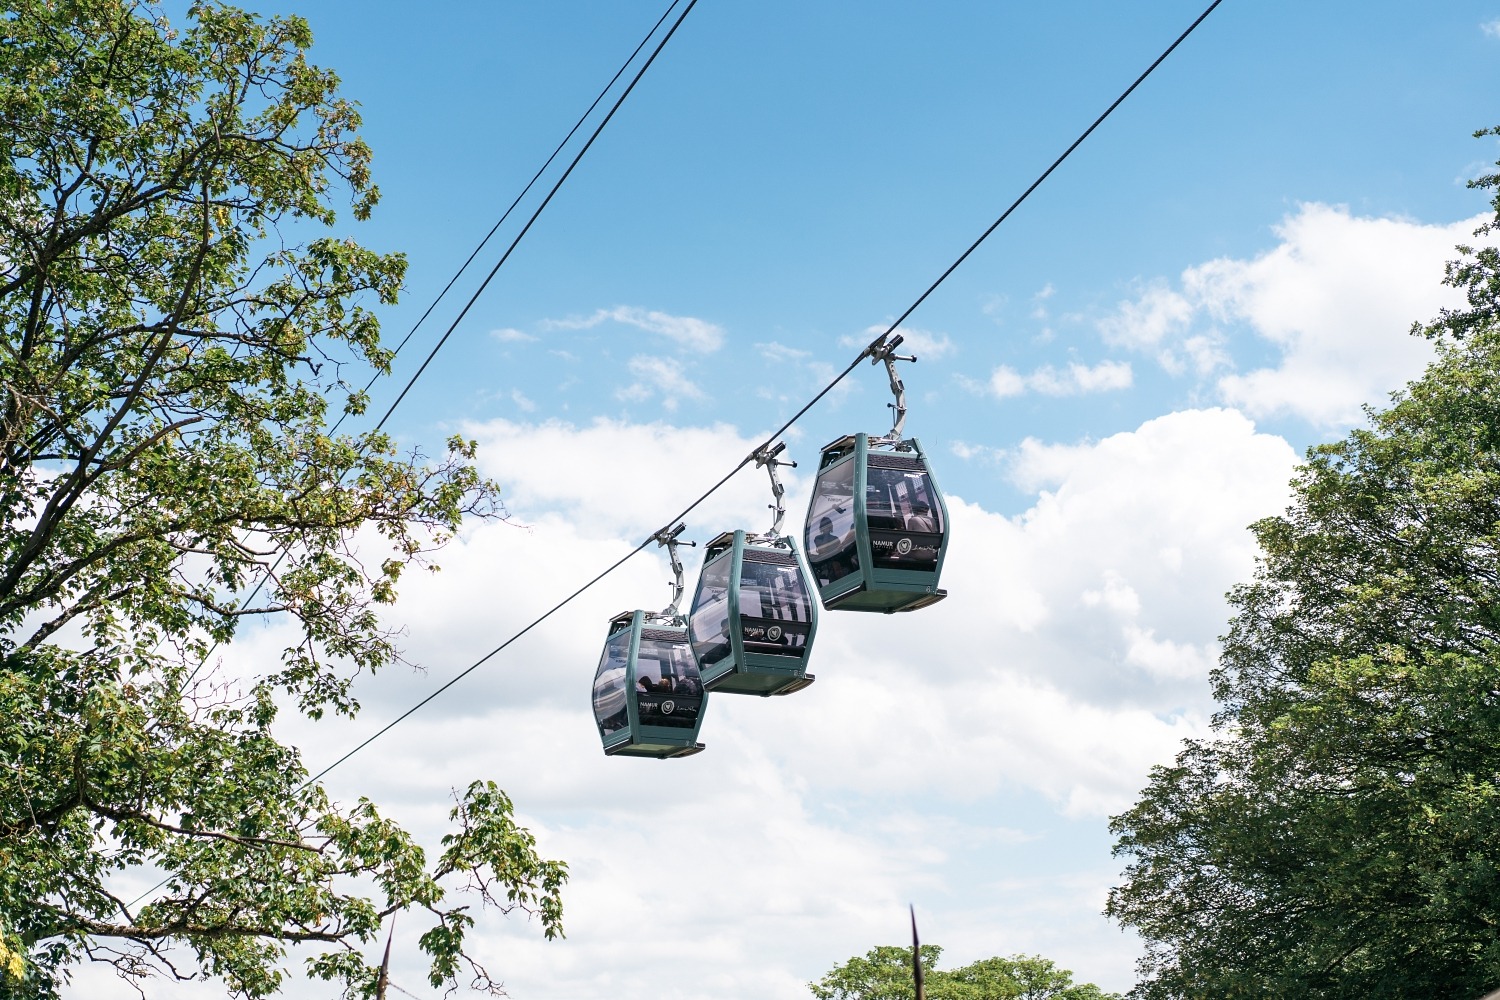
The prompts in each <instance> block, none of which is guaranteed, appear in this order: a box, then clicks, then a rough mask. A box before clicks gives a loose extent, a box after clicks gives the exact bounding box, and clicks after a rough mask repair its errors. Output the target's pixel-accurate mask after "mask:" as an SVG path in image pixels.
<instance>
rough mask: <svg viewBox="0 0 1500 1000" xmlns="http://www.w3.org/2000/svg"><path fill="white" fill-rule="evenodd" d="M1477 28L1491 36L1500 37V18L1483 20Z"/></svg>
mask: <svg viewBox="0 0 1500 1000" xmlns="http://www.w3.org/2000/svg"><path fill="white" fill-rule="evenodd" d="M1479 30H1480V31H1482V32H1484V33H1485V34H1486V35H1489V36H1490V37H1491V38H1500V20H1495V21H1485V22H1484V23H1483V24H1481V25H1480V26H1479Z"/></svg>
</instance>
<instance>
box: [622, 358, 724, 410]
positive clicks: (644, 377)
mask: <svg viewBox="0 0 1500 1000" xmlns="http://www.w3.org/2000/svg"><path fill="white" fill-rule="evenodd" d="M627 367H628V368H629V369H630V374H631V375H633V376H635V379H636V380H635V381H634V382H632V383H631V384H630V385H627V386H623V387H621V388H620V389H618V390H616V391H615V397H616V398H618V399H626V400H632V401H635V402H639V401H641V400H645V399H650V398H651V397H652V396H660V397H661V405H662V406H663V407H664V408H665V409H666V410H668V411H672V410H676V409H677V406H678V404H679V403H680V402H681V401H682V400H684V399H702V398H703V390H702V389H700V388H698V386H697V384H696V383H694V382H693V381H692V380H691V379H689V378H688V377H687V375H686V374H684V372H683V366H682V363H681V362H679V361H677V360H676V359H675V358H660V357H651V356H649V355H645V354H638V355H636V356H635V357H633V358H631V359H630V363H629V364H628V365H627Z"/></svg>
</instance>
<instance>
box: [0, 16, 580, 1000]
mask: <svg viewBox="0 0 1500 1000" xmlns="http://www.w3.org/2000/svg"><path fill="white" fill-rule="evenodd" d="M310 43H311V36H310V33H309V30H308V26H307V24H306V23H305V22H304V21H303V20H302V19H300V18H296V17H288V18H272V19H266V20H263V19H261V18H259V17H258V16H255V15H251V14H246V13H244V12H242V11H239V10H236V9H234V8H232V7H228V6H222V5H219V4H217V3H195V4H194V5H193V6H192V7H191V9H190V11H189V12H188V17H187V22H186V27H185V28H184V29H183V30H182V31H181V32H180V33H178V32H177V31H174V29H172V28H171V27H170V26H169V25H168V24H167V22H166V20H165V19H164V18H163V17H162V16H161V14H160V12H159V9H158V8H157V7H155V6H154V5H153V4H151V3H149V2H146V0H11V2H10V3H8V4H7V5H6V12H5V13H4V14H3V15H0V143H3V146H4V154H5V155H4V156H3V157H0V993H3V994H5V995H15V996H26V997H47V996H53V995H55V992H56V990H57V989H58V987H59V985H60V983H61V982H63V981H64V980H65V979H66V978H67V975H68V970H69V969H70V968H71V967H73V966H74V965H75V964H76V963H78V962H80V961H83V960H86V959H93V960H97V961H106V962H110V963H113V965H114V966H115V967H116V968H117V969H118V970H119V972H120V973H121V974H122V975H124V976H127V977H131V978H139V977H142V976H146V975H150V974H162V973H164V974H169V975H178V976H194V975H203V976H212V977H217V978H219V979H220V980H222V981H223V983H224V984H225V985H226V987H227V989H228V991H229V992H230V993H231V994H232V995H234V996H243V997H259V996H264V995H267V994H270V993H273V992H275V991H276V990H277V989H278V988H279V986H280V985H281V983H282V980H283V976H284V959H286V958H287V957H288V955H289V954H290V952H289V949H291V948H293V947H300V948H302V949H303V952H304V953H305V952H306V951H307V950H308V949H310V950H311V952H310V957H308V959H307V968H308V971H309V972H310V974H312V975H313V976H316V977H320V978H323V979H328V980H333V981H335V982H337V983H339V984H341V987H342V989H343V991H344V993H345V995H346V996H358V995H369V994H370V993H371V992H372V991H373V989H374V984H375V974H376V969H375V967H374V966H372V965H371V963H370V962H368V961H366V959H365V958H364V957H363V955H362V954H361V952H360V951H359V946H360V945H361V944H362V943H364V942H368V941H371V940H372V939H374V938H375V936H376V935H377V933H378V932H379V931H380V929H381V926H382V924H383V923H384V922H385V921H386V920H388V919H389V918H390V917H391V916H392V915H393V914H396V913H398V912H402V911H410V910H416V911H419V912H424V913H426V914H427V915H428V916H429V917H430V919H431V920H432V926H431V928H430V929H429V930H427V931H426V933H425V934H423V935H422V937H421V941H420V946H421V948H422V949H423V950H424V951H426V952H427V953H428V954H429V956H430V957H431V981H432V983H433V984H434V985H435V986H436V985H442V984H444V983H447V984H454V983H455V982H456V977H457V976H458V975H459V970H460V969H461V968H462V967H463V963H464V953H463V941H464V932H465V930H466V929H467V928H468V927H470V926H471V925H472V923H473V917H472V916H471V915H470V913H469V912H468V911H467V909H466V907H464V906H461V905H452V904H451V903H450V902H448V901H447V900H446V898H445V896H446V893H447V891H448V884H449V883H450V882H452V881H453V880H455V879H457V880H463V881H464V882H466V883H467V886H468V888H470V889H472V890H474V891H475V892H477V894H478V896H479V898H480V899H481V900H482V901H483V902H485V903H488V904H494V905H497V906H499V907H501V908H502V909H506V910H510V909H513V908H517V907H519V908H521V909H522V910H524V911H526V912H528V913H534V914H536V915H537V916H538V917H539V918H540V922H541V926H542V929H543V931H544V933H545V934H546V935H547V936H548V937H552V936H554V935H555V934H558V933H560V932H561V902H560V898H559V891H560V888H561V885H562V883H563V882H564V880H565V878H566V869H565V867H564V866H563V865H562V864H561V863H559V862H556V861H548V860H545V859H543V858H542V857H540V856H539V855H538V853H537V851H536V848H535V842H534V839H533V838H532V836H531V834H530V833H528V832H527V831H526V830H524V829H523V828H521V827H519V826H517V825H516V823H515V821H514V818H513V815H512V806H511V803H510V801H509V800H508V799H507V798H506V796H505V795H504V794H503V793H502V792H501V791H500V790H499V789H498V788H496V787H495V786H494V785H493V784H491V783H488V782H483V781H479V782H475V783H474V784H473V785H472V786H470V787H469V788H468V789H467V790H465V791H464V792H462V793H461V794H458V795H457V796H456V798H457V802H456V804H455V806H454V808H453V811H452V820H453V824H454V825H453V829H452V832H451V833H450V834H449V835H447V836H446V837H445V838H444V839H443V842H442V845H441V850H440V851H439V852H438V854H437V856H436V858H435V859H432V860H429V859H428V858H427V857H426V855H425V854H424V852H423V850H422V849H421V847H420V846H419V845H418V844H416V843H415V842H414V841H413V840H412V838H411V837H410V836H408V835H407V834H406V833H405V832H404V831H403V830H402V829H401V828H400V827H399V826H397V825H396V824H395V823H393V822H391V821H390V820H388V819H386V818H384V817H382V816H381V815H380V813H379V812H378V811H377V809H376V807H375V806H374V804H373V803H371V802H369V801H367V800H364V799H361V800H359V801H358V802H357V803H354V804H351V805H339V804H336V803H334V802H331V801H330V799H329V796H328V795H327V794H326V792H325V791H324V789H323V788H322V787H321V786H320V785H318V784H316V783H309V782H308V781H307V775H308V771H307V768H306V767H305V766H304V764H303V762H302V760H301V757H300V755H299V754H298V752H297V750H296V749H295V748H294V747H290V746H286V745H283V744H282V743H280V742H278V741H277V739H276V737H275V735H274V733H273V723H274V722H275V720H276V718H277V715H278V712H279V711H281V710H283V709H285V708H288V707H291V708H293V709H295V710H296V711H300V712H302V713H305V714H306V715H308V716H311V717H314V718H316V717H319V716H321V715H323V714H324V713H326V712H333V713H335V714H343V715H352V714H353V713H354V712H355V711H356V710H357V708H358V702H357V700H356V698H355V696H354V690H353V687H352V683H353V681H354V679H355V678H356V677H357V676H358V675H360V674H362V673H365V672H369V671H374V670H376V669H378V668H380V667H382V666H385V665H388V664H390V663H392V662H393V661H396V660H397V659H398V658H399V655H398V650H397V648H396V646H395V643H394V639H395V637H394V636H393V634H391V633H390V632H389V631H388V630H387V629H386V628H385V627H384V626H382V624H381V621H380V618H379V615H378V614H377V612H378V610H379V606H380V605H382V604H387V603H389V602H390V601H392V600H393V599H394V597H395V588H396V584H397V581H398V579H399V577H400V576H401V573H402V571H403V569H404V568H406V567H408V566H412V565H423V564H425V563H426V561H427V559H428V557H429V555H430V553H431V552H432V551H433V550H434V549H435V548H437V547H438V546H440V545H441V544H442V543H443V542H444V541H445V540H447V539H448V538H449V537H451V536H452V534H453V533H454V532H455V531H456V530H458V528H459V526H460V524H461V522H462V520H463V518H464V517H465V516H466V515H475V516H480V517H488V516H497V514H498V507H497V502H496V500H497V491H496V487H495V485H494V484H493V483H490V482H487V481H485V480H482V479H481V478H480V477H479V476H478V475H477V473H476V472H475V470H474V468H473V466H472V461H471V460H472V458H473V454H474V451H473V449H474V445H473V443H472V442H467V441H463V440H460V439H455V440H453V441H451V442H450V443H449V450H448V452H447V454H446V456H444V457H441V458H439V459H436V460H429V459H427V458H425V457H424V456H422V455H420V454H408V455H401V454H398V452H397V450H396V448H395V446H394V444H393V442H392V441H391V439H390V438H388V437H387V436H385V435H383V434H379V433H365V434H361V435H357V436H351V435H347V434H346V435H337V434H335V433H333V431H332V430H330V429H329V427H328V426H327V418H328V417H329V416H330V412H329V407H330V401H332V405H333V407H334V408H335V410H337V409H339V408H342V411H343V414H344V415H351V416H358V415H359V414H360V413H361V412H362V411H363V409H364V406H365V397H364V395H363V393H362V392H360V391H358V390H356V389H354V388H352V387H351V385H350V382H349V379H350V378H351V377H355V376H357V375H358V374H359V373H360V372H361V371H368V370H369V366H373V367H374V369H375V370H377V371H382V372H383V371H385V370H386V368H387V366H388V364H389V361H390V358H391V353H390V352H389V351H388V350H386V349H384V348H382V347H381V346H380V343H379V327H378V323H377V321H376V319H375V316H374V315H373V313H372V312H371V311H370V302H371V301H372V300H373V301H374V302H378V303H390V302H393V301H394V300H395V297H396V293H397V290H398V288H399V286H400V282H401V279H402V274H403V271H404V267H405V262H404V260H403V259H402V258H401V257H400V256H399V255H382V254H378V253H374V252H371V251H369V250H366V249H363V248H361V247H360V246H358V245H356V244H355V243H354V242H352V241H350V240H347V239H344V238H340V237H337V236H336V235H334V234H333V232H332V227H333V226H334V225H335V224H336V218H335V213H334V209H333V199H334V197H335V195H339V196H340V197H342V196H343V195H347V196H348V197H349V199H350V201H351V203H352V207H353V213H354V215H355V217H356V218H364V217H365V216H366V215H368V213H369V211H370V208H371V207H372V206H373V205H374V204H375V202H376V200H377V197H378V191H377V189H376V188H375V187H374V186H373V185H372V184H371V180H370V175H369V159H370V152H369V150H368V148H367V147H366V146H365V144H364V143H363V142H362V141H361V140H360V139H359V137H358V135H357V132H356V130H357V128H358V126H359V116H358V114H357V112H356V109H355V107H354V106H353V105H352V104H350V103H349V102H347V101H346V100H344V99H342V98H340V97H339V96H338V91H337V84H338V80H337V77H335V76H334V74H332V73H330V72H327V71H325V70H321V69H318V68H316V67H314V66H311V65H309V64H308V63H307V62H306V60H305V58H304V52H305V50H306V49H307V47H308V46H309V45H310ZM340 192H342V194H340ZM262 580H264V581H265V582H264V586H259V583H260V581H262ZM266 616H270V617H272V618H276V619H280V620H284V621H287V622H290V623H292V624H293V625H294V626H295V631H296V634H297V639H296V641H295V642H293V643H291V644H290V645H289V646H288V648H287V649H286V650H285V652H284V654H283V655H282V657H281V659H280V661H279V662H274V663H270V664H265V665H263V666H262V667H261V668H260V669H259V670H258V671H257V673H256V674H255V675H254V676H251V677H248V678H240V677H230V676H226V675H225V674H223V673H222V672H221V670H220V669H219V664H218V662H217V661H213V662H210V654H211V653H212V651H213V649H214V647H215V646H216V645H221V644H226V643H230V642H231V641H232V640H233V639H234V637H235V635H236V631H237V629H238V628H239V627H240V623H241V622H243V621H246V620H252V619H263V618H265V617H266ZM158 874H161V875H164V876H165V878H164V882H163V884H162V886H161V887H160V889H159V890H158V891H156V892H154V893H151V894H148V895H147V896H146V897H144V901H143V902H142V903H141V904H140V905H137V903H136V901H135V900H134V899H133V898H132V897H133V896H135V895H136V893H137V892H138V891H139V889H140V887H141V886H142V885H144V884H149V883H146V882H144V881H143V880H144V879H147V878H155V877H156V876H157V875H158ZM132 875H133V876H134V881H130V880H129V877H130V876H132ZM470 971H471V972H472V974H473V977H474V980H475V984H476V985H478V986H490V987H493V986H494V984H493V983H492V982H491V981H490V980H489V977H488V976H487V975H486V974H485V973H484V971H483V970H482V969H480V968H479V967H477V966H473V967H472V968H471V969H470Z"/></svg>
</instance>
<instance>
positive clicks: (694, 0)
mask: <svg viewBox="0 0 1500 1000" xmlns="http://www.w3.org/2000/svg"><path fill="white" fill-rule="evenodd" d="M697 5H698V0H688V4H687V6H686V7H684V8H683V9H682V13H680V14H678V15H677V20H675V21H673V22H672V27H671V28H669V29H667V33H666V34H665V35H663V36H662V39H661V41H659V42H657V43H656V48H654V49H652V50H651V55H650V56H649V57H648V58H647V59H646V61H645V63H644V64H642V66H641V68H640V69H639V70H637V71H636V74H635V76H634V77H632V78H631V80H630V83H629V85H628V86H626V88H625V90H624V92H623V93H621V94H620V96H619V97H618V98H617V99H616V100H615V103H614V105H613V106H611V107H610V109H609V113H608V114H606V115H605V116H604V120H603V121H601V122H600V123H599V124H598V125H597V126H596V127H595V128H594V131H593V133H592V134H591V135H590V136H589V138H588V141H587V142H585V143H584V144H583V148H582V149H580V150H579V151H578V152H577V154H576V155H575V156H574V157H573V161H572V162H571V163H569V164H568V169H566V170H564V171H563V174H562V176H561V177H559V178H558V179H557V182H556V183H555V184H553V185H552V190H550V191H548V192H547V197H545V198H543V199H542V203H541V204H540V205H538V206H537V207H536V210H535V211H534V212H532V213H531V218H529V219H527V220H526V225H525V226H523V227H521V231H520V232H519V233H517V234H516V238H515V239H513V240H511V242H510V246H509V247H507V248H506V250H505V253H504V254H503V255H502V256H501V257H500V260H499V261H498V262H497V263H496V264H495V266H494V267H492V268H490V273H489V274H487V275H485V278H484V280H483V281H482V282H480V283H479V287H478V288H476V289H475V290H474V294H473V295H471V296H469V301H468V302H466V303H464V307H463V308H462V309H460V310H459V312H458V315H457V316H455V317H454V319H453V322H452V323H450V324H448V329H447V330H446V331H444V333H443V335H442V336H441V337H440V338H438V342H437V343H436V344H434V345H433V348H432V350H431V351H429V352H428V353H427V357H426V358H425V359H423V361H422V364H421V366H420V367H418V368H417V370H416V372H415V373H414V374H413V375H412V377H411V378H410V379H409V380H408V381H407V383H406V386H405V387H404V388H403V389H402V390H401V393H400V395H398V396H397V397H396V400H395V402H393V403H391V405H390V408H389V409H387V410H386V411H385V416H383V417H381V418H380V422H379V423H377V424H376V425H375V430H377V431H378V430H380V429H381V428H382V427H384V426H385V422H386V421H387V420H389V419H390V418H391V414H392V413H394V412H396V407H398V406H400V405H401V401H402V400H403V399H405V398H406V394H407V393H408V392H410V391H411V387H412V386H414V385H416V383H417V379H419V378H421V377H422V373H423V372H425V371H426V370H427V366H428V365H430V364H431V363H432V359H433V358H435V357H437V353H438V351H441V350H442V349H443V345H444V344H446V343H447V342H448V338H449V337H451V336H453V331H454V330H456V329H458V324H460V323H462V322H463V319H464V317H465V316H467V315H468V314H469V310H470V309H471V308H473V306H474V303H475V302H478V301H479V296H481V295H483V294H484V290H485V289H486V288H487V287H489V283H490V282H491V281H492V280H494V277H495V275H496V274H498V273H499V272H500V268H502V267H504V266H505V262H506V261H508V260H509V259H510V255H511V254H512V253H513V252H514V251H515V249H516V247H517V246H518V245H519V244H520V242H521V240H523V239H525V238H526V234H527V233H528V232H530V231H531V227H532V225H533V224H534V223H535V222H536V220H537V219H538V218H539V217H540V216H541V214H542V212H543V211H545V210H546V208H547V206H548V205H549V204H550V203H551V202H552V198H553V196H554V195H556V194H557V192H558V190H559V189H560V188H561V187H562V186H563V184H564V183H565V182H566V181H567V179H568V177H569V176H571V175H572V173H573V170H574V168H576V167H577V166H578V164H579V162H580V161H581V160H582V159H583V157H584V155H585V154H586V153H588V151H589V148H590V147H591V146H593V145H594V140H596V139H598V138H599V135H600V133H602V132H603V131H604V128H605V126H607V125H608V124H609V122H610V119H611V118H613V117H614V116H615V112H616V111H619V110H620V105H622V104H624V103H625V99H626V98H627V97H629V96H630V92H631V91H633V90H634V89H635V85H636V84H638V83H640V82H641V77H643V76H645V75H646V71H647V70H648V69H650V68H651V64H652V63H654V62H655V61H656V57H657V56H659V55H661V50H662V49H664V48H666V45H667V43H668V42H670V41H671V40H672V36H673V35H674V34H676V33H677V29H678V28H680V27H682V22H683V21H684V20H685V19H686V18H687V16H688V15H689V14H691V13H692V12H693V8H694V7H696V6H697ZM667 13H671V8H668V10H667ZM663 19H665V15H663ZM653 30H655V29H653Z"/></svg>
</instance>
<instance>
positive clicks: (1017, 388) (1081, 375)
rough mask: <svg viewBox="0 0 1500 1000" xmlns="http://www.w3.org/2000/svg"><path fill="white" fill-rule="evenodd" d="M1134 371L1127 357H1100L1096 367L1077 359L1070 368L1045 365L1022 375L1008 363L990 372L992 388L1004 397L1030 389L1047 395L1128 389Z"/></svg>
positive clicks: (1076, 394)
mask: <svg viewBox="0 0 1500 1000" xmlns="http://www.w3.org/2000/svg"><path fill="white" fill-rule="evenodd" d="M1131 377H1132V373H1131V370H1130V362H1128V361H1101V362H1099V363H1098V364H1097V365H1094V366H1093V367H1089V366H1088V365H1081V364H1078V363H1077V362H1076V361H1075V362H1073V363H1072V364H1069V365H1068V367H1067V368H1064V369H1058V368H1054V367H1053V366H1052V365H1043V366H1042V367H1040V368H1037V369H1036V370H1035V371H1033V372H1031V373H1030V374H1029V375H1023V374H1021V373H1020V372H1018V371H1016V370H1015V369H1014V368H1011V367H1010V366H1008V365H1001V366H999V367H998V368H996V369H995V370H994V371H993V372H991V373H990V385H989V389H990V392H991V393H993V394H994V395H995V396H998V397H999V398H1001V399H1005V398H1006V397H1009V396H1019V395H1021V394H1023V393H1025V392H1027V391H1030V392H1037V393H1041V394H1042V395H1044V396H1078V395H1082V394H1084V393H1090V392H1109V391H1110V390H1113V389H1128V388H1130V384H1131Z"/></svg>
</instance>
